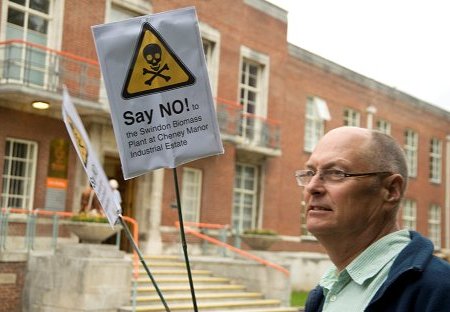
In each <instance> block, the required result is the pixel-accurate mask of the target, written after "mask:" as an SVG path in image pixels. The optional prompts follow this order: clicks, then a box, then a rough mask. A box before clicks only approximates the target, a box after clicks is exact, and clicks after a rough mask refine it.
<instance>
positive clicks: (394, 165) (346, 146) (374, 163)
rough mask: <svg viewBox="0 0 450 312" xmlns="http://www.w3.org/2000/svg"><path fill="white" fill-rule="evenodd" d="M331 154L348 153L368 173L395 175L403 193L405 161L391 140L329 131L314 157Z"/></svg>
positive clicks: (366, 132) (358, 131)
mask: <svg viewBox="0 0 450 312" xmlns="http://www.w3.org/2000/svg"><path fill="white" fill-rule="evenodd" d="M322 150H323V151H324V152H325V150H326V151H330V150H333V151H335V152H336V153H343V152H344V151H346V152H348V151H349V150H350V151H352V153H353V154H354V156H355V157H357V158H359V159H360V160H362V161H363V162H364V163H366V164H367V167H368V168H369V169H370V170H371V171H389V172H392V173H399V174H400V175H401V176H402V178H403V180H404V185H403V189H402V192H404V191H405V189H406V185H407V181H408V169H407V165H406V157H405V154H404V151H403V149H402V147H401V146H400V145H399V144H398V143H397V142H396V141H395V139H394V138H392V137H391V136H389V135H387V134H384V133H382V132H380V131H376V130H370V129H365V128H359V127H339V128H335V129H332V130H330V131H329V132H328V133H326V134H325V135H324V136H323V138H322V139H321V140H320V142H319V144H318V145H317V146H316V149H315V150H314V153H316V152H317V153H320V152H321V151H322Z"/></svg>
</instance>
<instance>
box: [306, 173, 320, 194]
mask: <svg viewBox="0 0 450 312" xmlns="http://www.w3.org/2000/svg"><path fill="white" fill-rule="evenodd" d="M323 182H324V181H323V179H322V177H321V175H320V173H319V172H318V173H316V174H315V175H314V176H312V177H311V181H309V183H308V184H306V186H305V191H306V192H308V193H310V194H315V193H321V192H323V189H324V188H323Z"/></svg>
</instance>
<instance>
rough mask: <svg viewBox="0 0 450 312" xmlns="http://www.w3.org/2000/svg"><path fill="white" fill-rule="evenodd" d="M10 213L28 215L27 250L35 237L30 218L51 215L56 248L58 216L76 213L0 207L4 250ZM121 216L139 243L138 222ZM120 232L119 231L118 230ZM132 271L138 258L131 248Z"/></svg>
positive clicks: (0, 227)
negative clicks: (129, 225) (130, 226)
mask: <svg viewBox="0 0 450 312" xmlns="http://www.w3.org/2000/svg"><path fill="white" fill-rule="evenodd" d="M10 213H15V214H24V215H27V216H29V218H27V229H26V230H27V233H26V236H25V239H26V246H25V247H26V249H27V250H28V251H29V250H31V249H33V248H32V247H33V242H34V238H35V227H34V222H35V221H34V220H33V219H31V218H35V217H36V216H39V215H42V216H51V217H52V218H53V220H52V223H53V230H52V247H53V248H56V242H57V241H56V240H57V237H58V231H59V223H58V218H59V217H62V218H71V217H72V216H74V215H76V214H74V213H73V212H68V211H49V210H40V209H34V210H27V209H21V208H0V251H3V250H5V245H6V240H7V236H8V227H9V220H8V217H9V216H8V215H9V214H10ZM122 218H123V219H124V220H125V221H127V222H129V223H130V224H131V225H132V234H133V239H134V241H135V242H136V244H138V243H139V241H138V239H139V235H138V233H139V227H138V223H137V221H136V220H135V219H133V218H130V217H127V216H122ZM119 233H120V232H119ZM133 267H134V269H133V272H134V274H135V276H137V275H138V274H139V272H138V271H139V259H138V255H137V252H136V251H135V250H133Z"/></svg>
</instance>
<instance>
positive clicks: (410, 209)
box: [402, 199, 417, 230]
mask: <svg viewBox="0 0 450 312" xmlns="http://www.w3.org/2000/svg"><path fill="white" fill-rule="evenodd" d="M416 215H417V205H416V202H415V201H414V200H411V199H404V201H403V216H402V221H403V227H404V228H406V229H410V230H415V229H416Z"/></svg>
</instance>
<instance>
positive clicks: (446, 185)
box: [444, 134, 450, 249]
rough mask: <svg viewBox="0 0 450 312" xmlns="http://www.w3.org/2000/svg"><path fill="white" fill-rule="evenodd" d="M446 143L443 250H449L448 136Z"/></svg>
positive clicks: (449, 145) (449, 181)
mask: <svg viewBox="0 0 450 312" xmlns="http://www.w3.org/2000/svg"><path fill="white" fill-rule="evenodd" d="M446 139H447V141H446V144H445V145H446V159H445V181H444V183H445V223H446V224H445V248H446V249H450V134H449V135H447V138H446Z"/></svg>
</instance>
